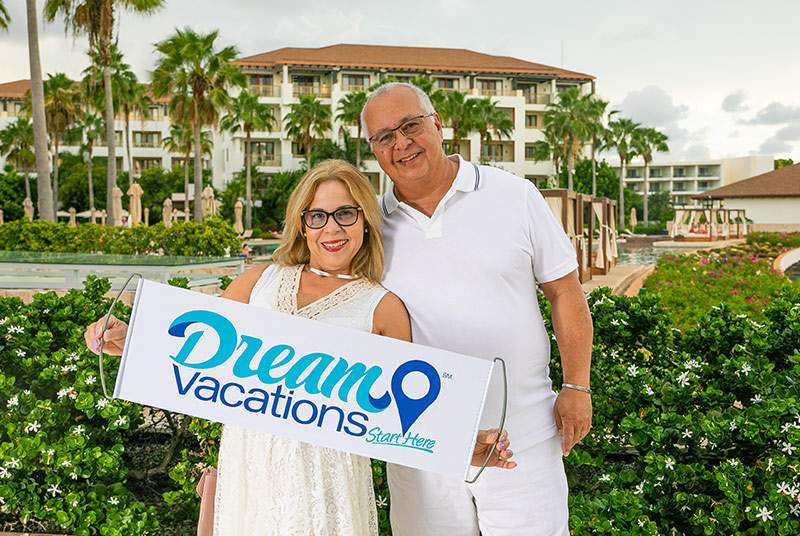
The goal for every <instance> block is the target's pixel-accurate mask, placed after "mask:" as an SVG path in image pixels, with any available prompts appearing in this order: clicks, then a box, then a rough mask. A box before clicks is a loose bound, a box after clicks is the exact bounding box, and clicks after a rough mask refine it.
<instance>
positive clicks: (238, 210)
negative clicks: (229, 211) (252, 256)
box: [233, 200, 244, 234]
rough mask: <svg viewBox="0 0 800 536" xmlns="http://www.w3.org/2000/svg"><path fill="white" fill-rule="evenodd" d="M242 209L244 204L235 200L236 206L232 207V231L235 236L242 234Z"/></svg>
mask: <svg viewBox="0 0 800 536" xmlns="http://www.w3.org/2000/svg"><path fill="white" fill-rule="evenodd" d="M243 207H244V203H242V201H241V200H237V201H236V204H235V205H233V230H234V231H236V233H237V234H243V233H244V225H242V208H243Z"/></svg>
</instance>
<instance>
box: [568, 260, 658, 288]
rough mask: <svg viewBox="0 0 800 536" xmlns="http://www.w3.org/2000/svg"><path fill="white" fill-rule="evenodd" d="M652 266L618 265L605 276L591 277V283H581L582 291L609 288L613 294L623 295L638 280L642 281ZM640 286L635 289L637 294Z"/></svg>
mask: <svg viewBox="0 0 800 536" xmlns="http://www.w3.org/2000/svg"><path fill="white" fill-rule="evenodd" d="M652 268H653V265H652V264H646V265H643V264H618V265H617V266H615V267H614V269H613V270H611V272H609V273H607V274H606V275H595V276H592V279H591V281H587V282H586V283H583V284H582V285H581V286H582V287H583V291H584V292H585V293H587V294H588V293H589V292H591V291H593V290H594V289H596V288H598V287H610V288H611V289H612V291H613V292H614V294H625V291H626V290H628V288H629V287H631V285H632V284H635V283H636V282H637V281H639V280H642V281H643V280H644V276H645V275H647V274H649V272H650V271H652ZM639 288H641V284H639V286H638V287H637V288H636V292H637V293H638V292H639Z"/></svg>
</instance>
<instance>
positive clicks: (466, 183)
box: [382, 155, 481, 216]
mask: <svg viewBox="0 0 800 536" xmlns="http://www.w3.org/2000/svg"><path fill="white" fill-rule="evenodd" d="M456 157H458V171H457V172H456V178H455V180H453V184H452V185H451V186H450V189H449V190H448V191H447V193H445V194H444V197H442V200H445V201H446V200H447V199H449V198H450V197H452V195H453V192H456V191H458V192H474V191H475V190H477V189H478V187H479V186H480V183H481V175H480V170H479V169H478V166H476V165H475V164H472V163H470V162H467V161H466V160H464V159H463V158H462V157H461V155H456ZM400 203H401V201H400V200H399V199H397V196H396V195H395V193H394V182H391V181H390V182H389V186H388V188H387V189H386V191H385V192H384V194H383V202H382V204H383V213H384V215H386V216H389V215H390V214H391V213H392V212H394V211H395V210H396V209H397V207H398V206H400Z"/></svg>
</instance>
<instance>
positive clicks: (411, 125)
mask: <svg viewBox="0 0 800 536" xmlns="http://www.w3.org/2000/svg"><path fill="white" fill-rule="evenodd" d="M432 115H433V113H429V114H427V115H418V116H416V117H412V118H411V119H407V120H406V121H403V122H402V123H401V124H400V125H398V126H396V127H394V128H392V129H387V130H381V131H380V132H378V133H377V134H375V135H374V136H371V137H370V138H369V142H370V143H375V144H377V145H380V146H381V147H383V148H384V149H388V148H389V147H393V146H394V144H395V143H396V142H397V131H398V130H399V131H400V132H402V134H403V136H405V137H406V138H410V137H412V136H416V135H417V134H419V133H420V132H422V127H424V126H425V118H427V117H430V116H432Z"/></svg>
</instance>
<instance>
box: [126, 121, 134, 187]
mask: <svg viewBox="0 0 800 536" xmlns="http://www.w3.org/2000/svg"><path fill="white" fill-rule="evenodd" d="M130 115H131V113H130V112H129V111H128V110H125V152H126V153H127V155H128V182H129V183H131V184H132V183H134V182H136V180H135V179H134V178H133V157H132V156H131V117H130Z"/></svg>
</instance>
